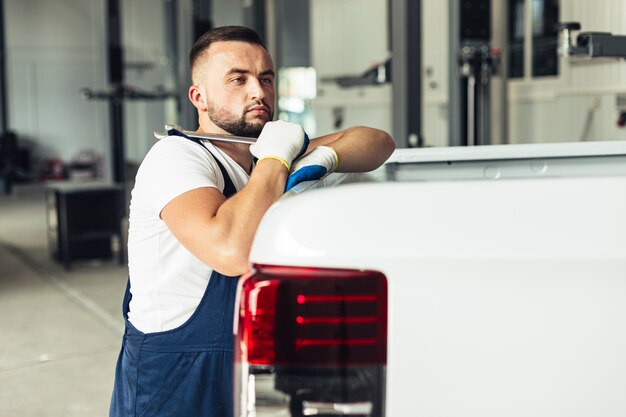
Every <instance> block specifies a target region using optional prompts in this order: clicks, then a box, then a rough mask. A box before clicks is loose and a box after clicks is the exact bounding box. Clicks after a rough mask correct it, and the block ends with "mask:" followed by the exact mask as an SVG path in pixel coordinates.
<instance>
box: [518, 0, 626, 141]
mask: <svg viewBox="0 0 626 417" xmlns="http://www.w3.org/2000/svg"><path fill="white" fill-rule="evenodd" d="M560 20H561V21H563V22H565V21H579V22H580V23H581V25H582V31H589V32H592V31H595V32H612V33H613V34H619V35H626V2H624V1H623V0H597V1H595V2H588V1H585V0H561V9H560ZM620 93H621V94H626V61H624V60H622V61H615V60H613V61H604V62H603V61H599V60H598V61H597V62H593V61H592V62H589V63H586V64H571V63H568V62H567V61H563V60H561V61H560V68H559V76H558V77H548V78H545V79H534V80H531V79H525V80H516V81H512V82H511V83H510V85H509V101H510V114H509V120H510V142H511V143H521V142H524V143H525V142H563V141H579V140H619V139H621V140H624V139H626V129H620V128H618V127H617V125H616V121H617V110H616V106H615V103H616V97H617V95H618V94H620ZM588 120H590V123H589V125H588V126H587V121H588ZM586 132H588V134H585V133H586Z"/></svg>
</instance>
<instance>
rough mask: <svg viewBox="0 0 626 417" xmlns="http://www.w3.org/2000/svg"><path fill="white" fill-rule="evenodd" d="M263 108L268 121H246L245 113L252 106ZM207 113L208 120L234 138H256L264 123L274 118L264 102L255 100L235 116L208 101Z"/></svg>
mask: <svg viewBox="0 0 626 417" xmlns="http://www.w3.org/2000/svg"><path fill="white" fill-rule="evenodd" d="M259 105H261V106H264V107H265V108H266V109H267V111H268V119H267V120H265V121H261V122H260V123H258V122H257V123H253V122H248V121H246V113H247V112H248V110H249V109H250V108H251V107H253V106H259ZM207 113H208V116H209V119H211V121H212V122H213V123H214V124H215V125H216V126H218V127H219V128H221V129H224V130H225V131H226V132H228V133H230V134H231V135H235V136H245V137H249V138H257V137H259V135H260V134H261V131H262V130H263V126H265V123H267V122H268V121H270V120H272V119H273V118H274V112H273V111H272V109H271V108H270V106H268V105H267V103H265V102H264V101H261V100H257V101H256V102H255V103H253V104H250V105H248V106H246V107H244V109H243V112H242V113H241V115H239V116H238V115H236V114H234V113H231V112H229V111H228V110H226V109H224V108H223V107H219V106H218V105H216V104H215V103H213V102H212V101H210V100H209V102H208V106H207Z"/></svg>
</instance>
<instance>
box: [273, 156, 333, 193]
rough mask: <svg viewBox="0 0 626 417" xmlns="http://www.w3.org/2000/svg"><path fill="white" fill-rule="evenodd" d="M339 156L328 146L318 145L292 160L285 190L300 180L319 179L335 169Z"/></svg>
mask: <svg viewBox="0 0 626 417" xmlns="http://www.w3.org/2000/svg"><path fill="white" fill-rule="evenodd" d="M338 166H339V156H338V155H337V152H335V150H334V149H332V148H329V147H328V146H318V147H317V148H315V149H313V151H311V153H309V154H307V155H305V156H303V157H302V158H300V159H298V160H296V161H294V163H293V166H292V167H291V174H290V175H289V178H287V185H286V186H285V192H287V191H289V190H290V189H291V188H293V187H294V186H295V185H296V184H298V183H300V182H302V181H311V180H317V179H320V178H322V177H324V176H326V175H328V174H330V173H332V172H333V171H334V170H336V169H337V167H338Z"/></svg>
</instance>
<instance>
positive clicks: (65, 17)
mask: <svg viewBox="0 0 626 417" xmlns="http://www.w3.org/2000/svg"><path fill="white" fill-rule="evenodd" d="M4 6H5V23H6V27H5V31H6V32H5V33H6V51H7V85H8V113H9V127H10V128H11V129H13V130H15V131H16V132H17V133H18V135H19V136H20V137H21V138H23V139H28V140H30V141H32V142H34V144H35V145H36V149H35V151H36V154H37V155H40V156H45V157H57V158H61V159H64V160H68V159H70V158H71V157H72V156H73V155H74V154H76V153H77V152H78V151H80V150H82V149H92V150H94V151H96V152H98V153H101V154H103V155H104V156H105V157H106V158H107V160H108V155H109V149H108V148H109V146H108V137H109V136H108V124H107V116H106V112H107V108H106V106H105V104H104V103H103V102H86V101H84V100H83V99H82V98H81V96H80V90H81V88H83V87H103V86H104V85H105V79H106V73H105V64H104V63H105V56H104V50H103V47H102V46H103V45H104V42H105V41H104V19H103V18H102V15H103V1H102V0H62V1H54V2H53V1H47V0H6V1H5V2H4ZM105 168H107V169H108V168H109V167H108V164H107V165H106V166H105Z"/></svg>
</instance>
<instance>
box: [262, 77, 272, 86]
mask: <svg viewBox="0 0 626 417" xmlns="http://www.w3.org/2000/svg"><path fill="white" fill-rule="evenodd" d="M261 82H262V83H263V84H265V85H272V84H274V80H273V79H271V78H261Z"/></svg>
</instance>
